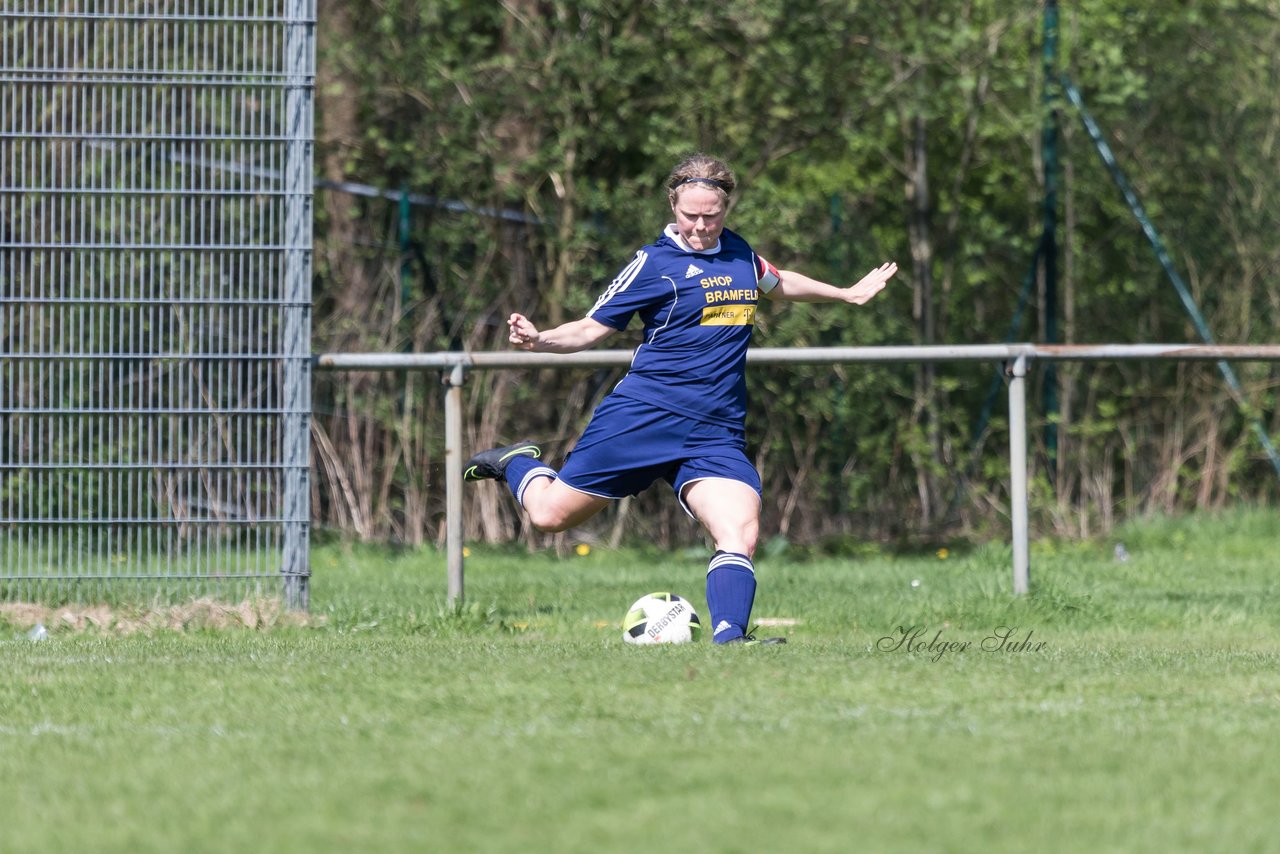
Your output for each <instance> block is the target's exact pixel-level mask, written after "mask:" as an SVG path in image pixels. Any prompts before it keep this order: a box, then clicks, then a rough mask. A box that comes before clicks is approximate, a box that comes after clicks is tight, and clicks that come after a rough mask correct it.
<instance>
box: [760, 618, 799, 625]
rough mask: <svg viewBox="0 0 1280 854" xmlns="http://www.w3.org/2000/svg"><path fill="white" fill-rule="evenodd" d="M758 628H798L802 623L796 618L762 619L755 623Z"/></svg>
mask: <svg viewBox="0 0 1280 854" xmlns="http://www.w3.org/2000/svg"><path fill="white" fill-rule="evenodd" d="M754 622H755V624H756V625H757V626H798V625H800V621H799V620H797V619H796V618H795V617H761V618H760V619H758V620H755V621H754Z"/></svg>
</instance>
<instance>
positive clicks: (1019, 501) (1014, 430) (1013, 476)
mask: <svg viewBox="0 0 1280 854" xmlns="http://www.w3.org/2000/svg"><path fill="white" fill-rule="evenodd" d="M1009 514H1010V516H1011V517H1012V520H1013V592H1014V594H1015V595H1018V596H1021V595H1023V594H1025V593H1026V592H1027V591H1028V589H1029V587H1030V566H1031V560H1030V549H1029V547H1028V534H1027V357H1026V356H1025V355H1024V356H1018V357H1017V358H1015V359H1014V360H1013V365H1012V369H1011V371H1010V377H1009Z"/></svg>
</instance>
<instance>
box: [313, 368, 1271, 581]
mask: <svg viewBox="0 0 1280 854" xmlns="http://www.w3.org/2000/svg"><path fill="white" fill-rule="evenodd" d="M631 357H632V353H631V351H629V350H598V351H590V350H589V351H585V352H581V353H570V354H563V355H558V354H550V353H523V352H507V353H496V352H495V353H416V354H415V353H326V354H320V355H317V356H316V357H315V368H316V369H317V370H324V371H440V372H442V374H443V375H444V379H445V383H446V391H445V489H446V501H445V506H446V522H445V525H446V530H445V540H446V556H447V565H448V598H449V601H450V602H451V603H457V602H460V601H461V600H462V599H463V596H464V571H463V556H462V546H463V542H462V540H463V535H462V461H463V454H464V449H463V448H462V387H463V385H464V383H465V381H466V374H467V372H468V371H486V370H502V369H521V368H599V367H619V366H626V365H628V364H630V362H631ZM1036 360H1040V361H1095V362H1118V361H1148V360H1149V361H1158V360H1173V361H1209V362H1226V361H1270V362H1276V361H1280V345H1209V344H1074V345H1071V344H1064V345H1039V344H971V345H934V346H904V347H795V348H767V347H762V348H757V349H753V350H750V351H748V353H747V363H748V365H835V364H839V365H848V364H857V363H871V362H900V363H901V362H966V361H967V362H975V361H977V362H993V363H1001V364H1004V365H1005V366H1006V374H1007V376H1008V379H1009V394H1008V398H1009V470H1010V478H1009V499H1010V527H1011V532H1010V542H1011V545H1012V552H1013V567H1012V571H1013V591H1014V593H1015V594H1017V595H1022V594H1024V593H1027V592H1028V591H1029V590H1030V566H1031V561H1030V532H1029V530H1028V507H1027V413H1026V410H1027V390H1026V377H1027V372H1028V370H1029V368H1030V365H1031V363H1032V362H1033V361H1036Z"/></svg>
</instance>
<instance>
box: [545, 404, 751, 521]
mask: <svg viewBox="0 0 1280 854" xmlns="http://www.w3.org/2000/svg"><path fill="white" fill-rule="evenodd" d="M746 449H747V442H746V437H745V435H744V433H743V431H742V430H741V429H738V428H732V427H726V426H724V425H721V424H711V423H708V422H706V421H699V420H698V419H696V418H689V417H687V416H684V415H679V414H677V413H674V412H670V411H668V410H666V409H661V408H659V407H656V406H651V405H650V404H647V403H643V402H641V401H638V400H632V399H631V398H628V397H623V396H621V395H617V394H612V395H609V396H608V397H606V398H605V399H604V401H603V402H602V403H601V404H600V405H599V406H598V407H596V411H595V413H594V414H593V415H592V416H591V423H589V424H588V425H587V429H586V430H585V431H584V432H583V434H582V437H581V438H580V439H578V443H577V444H576V445H575V446H574V448H573V451H572V452H571V453H570V454H569V456H568V458H567V459H566V460H565V463H564V465H563V466H562V467H561V468H560V472H559V478H560V480H561V482H563V483H564V484H565V485H566V486H569V487H571V488H573V489H576V490H577V491H579V492H585V493H586V494H588V495H596V496H599V497H601V498H615V499H616V498H624V497H626V496H628V495H635V494H637V493H639V492H642V491H644V490H645V489H647V488H648V487H649V486H650V485H652V484H653V482H654V481H656V480H658V479H659V478H661V479H662V480H665V481H666V482H667V483H669V484H671V486H672V488H673V489H674V490H675V492H676V497H677V498H679V500H680V506H682V507H684V510H685V512H686V513H688V514H689V515H690V516H692V515H693V513H692V512H690V510H689V507H688V505H687V504H685V503H684V488H685V487H686V486H688V485H689V484H691V483H693V482H694V481H696V480H704V479H706V478H713V477H722V478H727V479H729V480H736V481H739V482H740V483H745V484H746V485H747V486H749V487H751V488H752V489H754V490H755V491H756V494H757V495H760V494H761V489H760V475H759V473H758V472H756V468H755V466H753V465H752V464H751V461H750V460H748V459H747V450H746Z"/></svg>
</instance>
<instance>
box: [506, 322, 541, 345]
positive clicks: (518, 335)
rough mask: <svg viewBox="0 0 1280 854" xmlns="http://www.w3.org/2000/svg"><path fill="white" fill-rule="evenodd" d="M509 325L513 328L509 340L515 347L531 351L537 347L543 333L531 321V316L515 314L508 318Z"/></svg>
mask: <svg viewBox="0 0 1280 854" xmlns="http://www.w3.org/2000/svg"><path fill="white" fill-rule="evenodd" d="M507 326H508V327H510V329H511V335H510V336H509V338H508V340H510V341H511V345H512V346H513V347H517V348H519V349H521V350H528V351H530V352H533V350H534V349H535V348H537V346H538V341H539V340H540V339H541V338H542V333H541V332H539V331H538V327H536V326H534V325H533V324H532V323H531V322H530V321H529V318H527V317H525V316H524V315H523V314H513V315H511V316H510V317H509V318H507Z"/></svg>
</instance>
